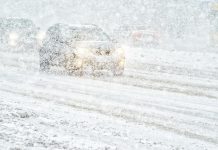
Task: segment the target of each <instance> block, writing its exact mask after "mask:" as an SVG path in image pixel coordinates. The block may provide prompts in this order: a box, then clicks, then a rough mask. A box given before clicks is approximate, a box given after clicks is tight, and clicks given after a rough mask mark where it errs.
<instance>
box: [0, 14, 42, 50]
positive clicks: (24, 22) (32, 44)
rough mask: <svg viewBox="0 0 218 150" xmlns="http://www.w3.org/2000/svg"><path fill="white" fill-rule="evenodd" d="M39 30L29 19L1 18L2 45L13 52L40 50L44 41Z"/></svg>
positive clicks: (0, 39) (0, 38)
mask: <svg viewBox="0 0 218 150" xmlns="http://www.w3.org/2000/svg"><path fill="white" fill-rule="evenodd" d="M42 35H43V34H42V33H41V32H40V31H39V28H38V27H37V26H36V25H35V24H34V23H33V22H32V21H31V20H28V19H22V18H0V44H1V46H4V47H5V48H9V49H10V50H13V51H15V50H16V51H31V50H35V49H37V48H39V46H40V43H41V41H42V39H43V36H42Z"/></svg>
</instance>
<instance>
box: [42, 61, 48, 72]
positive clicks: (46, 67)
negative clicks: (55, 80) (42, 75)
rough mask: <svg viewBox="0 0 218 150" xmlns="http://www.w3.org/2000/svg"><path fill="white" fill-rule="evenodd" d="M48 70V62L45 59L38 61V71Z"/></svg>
mask: <svg viewBox="0 0 218 150" xmlns="http://www.w3.org/2000/svg"><path fill="white" fill-rule="evenodd" d="M49 70H50V65H49V62H48V61H46V60H44V61H40V71H42V72H49Z"/></svg>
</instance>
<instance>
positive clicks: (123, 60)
mask: <svg viewBox="0 0 218 150" xmlns="http://www.w3.org/2000/svg"><path fill="white" fill-rule="evenodd" d="M124 65H125V59H124V58H122V59H121V60H120V61H119V66H120V67H123V66H124Z"/></svg>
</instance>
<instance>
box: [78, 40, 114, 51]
mask: <svg viewBox="0 0 218 150" xmlns="http://www.w3.org/2000/svg"><path fill="white" fill-rule="evenodd" d="M76 47H77V48H88V49H95V50H102V51H103V50H105V51H108V50H114V49H115V46H114V44H113V42H110V41H79V42H76Z"/></svg>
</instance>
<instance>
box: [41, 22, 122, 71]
mask: <svg viewBox="0 0 218 150" xmlns="http://www.w3.org/2000/svg"><path fill="white" fill-rule="evenodd" d="M39 55H40V70H41V71H45V72H48V71H51V68H55V67H56V68H57V67H59V68H64V70H66V71H67V72H68V73H70V74H78V75H83V74H84V73H85V72H87V71H88V70H91V73H92V74H95V72H98V71H100V72H102V71H104V70H105V71H107V72H108V71H110V72H112V73H113V75H122V74H123V72H124V66H125V52H124V50H123V49H122V48H121V47H119V46H117V44H116V43H114V42H113V40H111V39H110V37H109V36H108V35H107V34H106V33H105V32H104V31H103V30H102V29H101V28H99V27H98V26H96V25H67V24H60V23H59V24H55V25H53V26H51V27H50V28H49V29H48V31H47V33H46V38H45V39H44V42H43V46H42V48H41V49H40V51H39Z"/></svg>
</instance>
